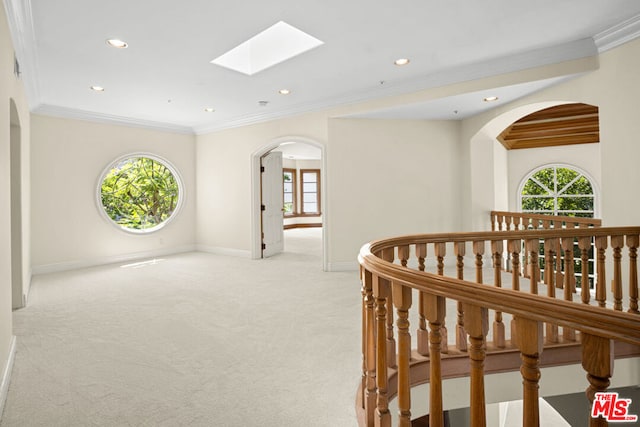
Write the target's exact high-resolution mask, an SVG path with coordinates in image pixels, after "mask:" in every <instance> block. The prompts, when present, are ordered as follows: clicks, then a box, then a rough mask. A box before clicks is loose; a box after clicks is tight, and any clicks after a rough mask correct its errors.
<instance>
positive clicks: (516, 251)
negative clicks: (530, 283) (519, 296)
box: [507, 239, 522, 291]
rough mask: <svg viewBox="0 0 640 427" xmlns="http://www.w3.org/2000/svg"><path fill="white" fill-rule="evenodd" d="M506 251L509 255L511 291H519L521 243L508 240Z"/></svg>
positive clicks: (518, 240)
mask: <svg viewBox="0 0 640 427" xmlns="http://www.w3.org/2000/svg"><path fill="white" fill-rule="evenodd" d="M507 250H508V251H509V253H510V254H511V272H512V273H513V274H512V275H511V289H513V290H514V291H519V290H520V275H521V274H522V272H521V271H520V251H521V250H522V241H521V240H520V239H517V240H509V241H507Z"/></svg>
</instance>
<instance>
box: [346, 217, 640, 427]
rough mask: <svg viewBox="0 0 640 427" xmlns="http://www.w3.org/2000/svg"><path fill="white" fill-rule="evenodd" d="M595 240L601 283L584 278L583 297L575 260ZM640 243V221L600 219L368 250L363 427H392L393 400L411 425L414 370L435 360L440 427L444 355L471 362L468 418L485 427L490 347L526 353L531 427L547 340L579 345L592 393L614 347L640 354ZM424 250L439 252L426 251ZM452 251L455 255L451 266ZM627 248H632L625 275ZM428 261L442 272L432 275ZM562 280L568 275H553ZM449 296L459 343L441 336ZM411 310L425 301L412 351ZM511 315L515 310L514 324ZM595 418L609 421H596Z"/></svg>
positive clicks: (434, 401) (400, 240)
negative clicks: (624, 223)
mask: <svg viewBox="0 0 640 427" xmlns="http://www.w3.org/2000/svg"><path fill="white" fill-rule="evenodd" d="M591 241H593V242H595V243H594V246H595V249H596V258H597V260H596V266H595V267H596V282H595V289H594V290H593V291H591V290H590V289H589V288H588V286H583V287H582V289H580V290H579V293H578V292H577V289H575V288H574V287H573V283H575V273H574V266H575V265H579V263H581V262H583V261H584V259H585V258H584V250H583V249H582V248H585V247H586V245H587V242H589V246H590V245H591V243H590V242H591ZM576 242H577V243H578V244H577V245H576ZM639 243H640V227H619V228H600V227H598V228H570V229H561V228H558V229H543V230H512V231H492V232H473V233H443V234H428V235H411V236H403V237H396V238H390V239H385V240H379V241H375V242H373V243H370V244H367V245H365V246H363V248H362V250H361V252H360V255H359V262H360V265H361V278H362V297H363V299H362V323H363V325H362V351H363V372H362V384H361V386H360V389H359V392H358V393H359V395H358V399H357V400H358V408H357V409H358V413H359V423H360V425H361V426H367V427H370V426H371V427H373V426H375V427H385V426H391V414H390V411H389V401H390V400H391V399H392V398H394V397H397V403H398V408H399V413H398V423H399V425H400V426H404V427H408V426H410V425H411V398H412V396H411V389H412V387H413V386H415V385H417V384H420V383H424V382H425V378H424V376H425V375H424V373H421V374H418V371H417V370H416V369H413V367H414V366H415V365H416V364H418V363H423V362H424V361H425V359H427V360H428V366H429V372H428V374H427V375H428V379H427V380H428V383H429V387H430V391H429V395H430V402H429V422H430V426H442V425H443V419H444V418H443V408H444V407H445V406H446V405H445V403H446V402H443V397H442V381H443V378H444V377H446V375H443V368H444V367H446V365H445V364H444V363H443V361H444V360H445V359H446V360H452V359H453V358H457V359H456V360H458V359H459V360H467V364H468V369H467V373H464V375H468V376H469V377H470V390H469V396H470V405H471V407H470V411H471V420H472V421H471V425H472V426H474V427H475V426H485V425H486V417H485V390H484V373H485V363H486V362H487V361H488V358H487V353H488V352H489V353H491V352H494V351H498V352H502V353H504V352H507V351H517V352H519V353H520V358H521V366H520V372H521V375H522V379H523V392H522V399H523V407H524V410H523V425H524V426H525V427H529V426H538V425H539V410H538V381H539V379H540V361H541V355H542V353H543V351H544V350H545V349H547V348H553V347H554V346H562V345H573V346H580V347H581V354H582V356H581V359H582V366H583V368H584V369H585V371H586V372H587V379H588V381H587V384H586V386H587V396H588V398H589V399H590V400H593V398H594V394H595V393H596V392H600V391H605V390H606V389H607V387H608V385H609V381H610V380H609V379H610V378H611V376H612V372H613V361H612V355H613V354H614V349H615V347H614V343H618V344H619V347H624V346H627V347H632V348H633V349H632V351H630V352H628V355H631V354H633V355H637V354H638V350H639V349H640V347H638V346H639V345H640V316H639V314H640V313H639V311H638V270H637V249H638V245H639ZM625 247H626V249H627V250H626V251H623V250H624V249H625ZM576 248H577V249H576ZM487 249H488V250H489V251H490V252H488V253H486V251H487ZM431 250H433V252H431ZM541 250H542V251H543V253H544V258H545V265H544V267H545V269H546V271H547V273H548V274H546V275H545V276H546V277H545V282H544V283H541V282H540V264H539V262H538V261H537V260H538V255H539V253H540V251H541ZM428 251H429V252H430V253H433V258H428V257H427V252H428ZM576 251H577V253H578V256H577V257H574V253H576ZM411 253H414V254H415V257H413V258H412V257H411ZM447 253H450V254H451V253H452V254H453V257H451V261H452V262H448V261H449V259H448V258H446V257H447ZM623 253H626V254H627V256H626V259H625V263H624V264H625V271H623V269H622V265H623V263H622V258H623V256H624V255H623ZM467 254H469V255H470V256H471V257H472V258H471V259H472V261H471V262H467V264H471V268H473V270H474V276H475V281H470V280H467V279H465V278H464V273H465V271H466V270H468V268H465V260H466V259H467V258H466V257H467ZM524 254H527V255H528V256H529V257H530V258H531V260H532V262H531V264H530V268H529V270H530V279H524V278H522V277H521V275H520V274H519V272H520V265H521V258H522V256H523V255H524ZM487 255H490V256H491V258H490V259H489V258H487ZM502 257H509V258H510V259H511V265H512V273H510V274H508V273H504V272H503V271H502V269H501V267H500V265H501V260H502ZM487 260H490V261H491V262H488V261H487ZM432 264H434V266H433V267H431V265H432ZM427 265H429V268H427ZM450 265H451V267H449V266H450ZM487 267H490V268H492V269H493V274H492V275H489V274H486V275H485V274H484V273H485V272H486V270H487ZM431 268H433V270H434V272H428V271H427V269H431ZM449 269H451V271H449ZM445 271H446V274H445ZM489 271H491V270H490V269H489ZM503 275H508V276H510V282H511V283H510V284H509V283H505V284H503V283H502V280H503ZM485 276H486V279H488V280H485ZM556 277H562V278H563V281H562V282H559V283H557V282H555V281H554V280H555V278H556ZM609 279H611V282H610V288H609V289H608V286H607V280H609ZM487 282H490V283H487ZM623 283H626V286H623ZM509 288H510V289H509ZM545 288H546V290H545ZM556 290H558V291H559V292H557V293H556ZM592 293H593V294H594V296H595V298H592ZM416 296H417V302H416V301H414V298H415V297H416ZM447 299H450V300H454V301H455V302H456V306H455V307H456V311H457V312H456V313H455V316H454V317H455V323H454V329H455V331H454V334H455V337H456V339H455V343H452V344H451V345H449V344H448V342H447V339H446V337H447V334H446V332H444V331H445V329H444V328H445V325H446V301H447ZM413 306H417V310H418V313H417V317H418V319H419V320H418V321H417V325H416V326H417V348H416V349H415V350H413V351H412V349H411V332H410V330H411V328H412V327H413V326H414V325H410V322H409V318H410V315H409V313H410V311H411V309H412V307H413ZM394 308H395V311H396V315H397V321H396V322H395V325H394V322H393V319H394V315H393V313H394ZM504 316H509V317H511V318H512V319H511V322H510V323H509V322H507V321H505V318H504ZM491 320H492V322H490V321H491ZM507 320H508V319H507ZM394 326H395V327H394ZM560 328H562V333H561V334H560V333H559V330H560ZM394 330H395V331H397V343H396V338H395V337H394ZM488 338H491V339H490V340H488ZM425 341H428V344H427V343H426V342H425ZM590 425H591V426H605V425H607V422H606V421H605V420H604V419H603V418H597V419H592V420H591V424H590Z"/></svg>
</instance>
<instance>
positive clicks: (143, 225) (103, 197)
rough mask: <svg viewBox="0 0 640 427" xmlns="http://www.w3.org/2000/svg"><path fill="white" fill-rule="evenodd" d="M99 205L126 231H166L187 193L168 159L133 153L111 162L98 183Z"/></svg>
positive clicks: (104, 212)
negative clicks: (184, 192)
mask: <svg viewBox="0 0 640 427" xmlns="http://www.w3.org/2000/svg"><path fill="white" fill-rule="evenodd" d="M97 197H98V204H99V206H100V208H101V209H100V210H101V212H102V213H103V214H104V216H105V217H106V218H108V219H109V221H110V222H112V223H113V224H115V225H117V226H118V227H120V228H121V229H123V230H125V231H130V232H134V233H146V232H151V231H155V230H158V229H160V228H162V227H163V226H164V225H166V223H167V222H168V221H169V220H171V219H172V218H173V217H174V216H175V214H176V213H177V211H178V210H179V208H180V206H181V204H182V199H183V197H184V196H183V190H182V182H181V180H180V177H179V175H178V173H177V171H176V170H175V169H174V168H173V167H172V166H171V165H170V164H169V162H167V161H166V160H164V159H161V158H159V157H156V156H152V155H148V154H132V155H128V156H124V157H121V158H119V159H117V160H115V161H114V162H113V163H111V164H110V165H109V166H108V167H107V168H106V169H105V170H104V172H103V173H102V175H101V178H100V181H99V184H98V192H97Z"/></svg>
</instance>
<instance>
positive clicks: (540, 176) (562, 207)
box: [518, 164, 598, 290]
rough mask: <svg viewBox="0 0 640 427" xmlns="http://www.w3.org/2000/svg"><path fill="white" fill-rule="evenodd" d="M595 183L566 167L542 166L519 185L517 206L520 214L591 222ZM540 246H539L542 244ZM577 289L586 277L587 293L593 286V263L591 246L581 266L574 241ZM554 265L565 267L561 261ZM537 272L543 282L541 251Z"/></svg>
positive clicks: (561, 165)
mask: <svg viewBox="0 0 640 427" xmlns="http://www.w3.org/2000/svg"><path fill="white" fill-rule="evenodd" d="M597 197H598V195H597V193H596V188H595V182H594V180H593V179H591V178H590V177H589V176H588V175H587V173H586V172H584V171H582V170H580V169H579V168H576V167H574V166H570V165H565V164H555V165H545V166H541V167H539V168H537V169H535V170H533V171H532V172H531V173H529V174H528V175H527V176H526V177H525V178H524V180H523V181H522V182H521V184H520V187H519V191H518V206H519V208H520V211H521V212H527V213H537V214H549V215H562V216H573V217H582V218H594V217H595V216H596V212H597V210H596V209H597ZM541 245H542V243H541ZM573 252H574V253H573V259H574V271H575V274H576V284H575V285H576V287H577V288H580V287H582V281H583V273H586V275H587V278H586V279H585V280H588V282H589V287H590V289H592V290H593V288H594V283H595V274H596V272H595V260H594V248H593V242H592V244H591V249H590V250H589V260H588V262H587V265H584V266H583V265H582V261H581V253H580V249H579V248H578V245H577V241H576V242H575V244H574V250H573ZM557 262H561V263H564V257H563V256H562V257H560V258H559V259H558V260H557ZM539 263H540V271H541V274H542V278H543V279H544V274H545V273H544V268H545V260H544V250H542V247H541V251H540V257H539Z"/></svg>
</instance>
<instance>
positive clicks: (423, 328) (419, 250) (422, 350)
mask: <svg viewBox="0 0 640 427" xmlns="http://www.w3.org/2000/svg"><path fill="white" fill-rule="evenodd" d="M416 257H418V270H420V271H424V270H425V264H424V260H425V258H426V257H427V244H426V243H417V244H416ZM422 294H423V292H420V298H419V299H418V312H419V316H420V319H419V324H418V335H417V340H418V349H417V350H418V354H421V355H422V356H428V355H429V331H427V321H426V320H425V317H424V307H423V306H422Z"/></svg>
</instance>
